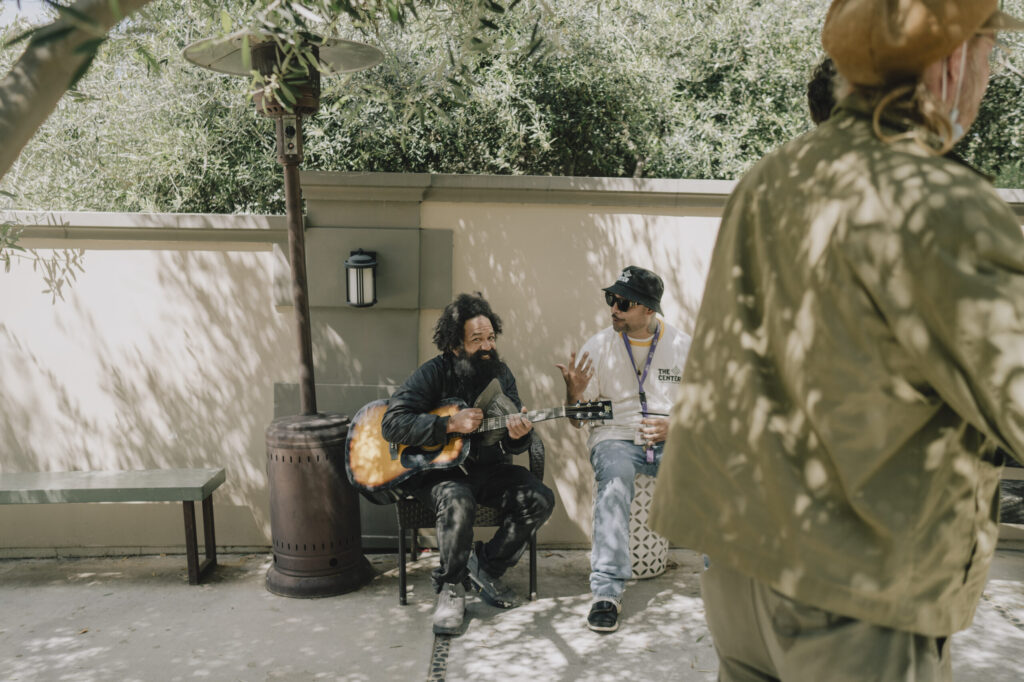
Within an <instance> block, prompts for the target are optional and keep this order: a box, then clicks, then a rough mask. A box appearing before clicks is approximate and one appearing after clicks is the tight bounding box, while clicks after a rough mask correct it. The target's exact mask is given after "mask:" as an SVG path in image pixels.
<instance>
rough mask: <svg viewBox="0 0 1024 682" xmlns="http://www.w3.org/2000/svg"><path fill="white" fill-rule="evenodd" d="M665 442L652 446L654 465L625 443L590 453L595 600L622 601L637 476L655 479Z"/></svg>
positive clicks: (613, 443) (609, 442)
mask: <svg viewBox="0 0 1024 682" xmlns="http://www.w3.org/2000/svg"><path fill="white" fill-rule="evenodd" d="M663 447H664V443H658V444H657V445H656V446H655V447H654V462H653V463H651V464H648V463H647V453H646V451H645V449H644V447H643V446H642V445H634V444H633V443H632V442H631V441H628V440H605V441H601V442H600V443H598V444H597V445H595V446H594V449H593V450H591V451H590V464H591V465H592V466H593V467H594V476H595V478H596V479H597V493H596V495H595V497H594V536H593V540H592V547H593V548H592V549H591V552H590V591H591V593H593V595H594V599H595V600H597V599H601V598H602V597H603V598H609V599H612V600H614V601H621V600H622V592H623V591H624V590H625V589H626V581H627V580H629V578H630V577H631V576H632V574H633V566H632V561H631V559H630V556H629V508H630V505H631V504H632V503H633V478H634V476H636V474H647V475H648V476H656V475H657V474H658V465H659V464H660V463H661V452H662V449H663Z"/></svg>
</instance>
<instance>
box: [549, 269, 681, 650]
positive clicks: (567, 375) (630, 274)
mask: <svg viewBox="0 0 1024 682" xmlns="http://www.w3.org/2000/svg"><path fill="white" fill-rule="evenodd" d="M664 291H665V285H664V284H663V283H662V281H661V278H660V277H658V276H657V275H656V274H654V273H653V272H651V271H650V270H645V269H643V268H638V267H636V266H635V265H630V266H629V267H627V268H626V269H625V270H623V271H622V274H621V275H619V278H618V279H617V280H616V281H615V282H614V283H613V284H612V285H611V286H609V287H607V288H606V289H604V292H605V302H606V303H607V304H608V305H609V306H610V307H611V322H612V326H611V327H608V328H606V329H604V330H602V331H600V332H598V333H597V334H595V335H594V336H593V337H591V338H590V340H589V341H587V342H586V344H584V346H583V348H582V350H581V351H580V356H579V362H577V360H576V353H572V354H570V356H569V364H568V365H562V364H558V365H556V366H557V367H558V368H559V369H560V370H561V371H562V378H563V379H564V380H565V388H566V402H567V403H568V404H570V405H572V404H574V403H576V402H578V401H580V400H611V401H612V411H613V413H614V415H615V418H614V419H613V420H610V421H606V422H600V423H598V425H596V426H593V425H592V426H590V428H591V432H590V438H589V440H588V441H587V447H588V448H589V449H590V463H591V464H592V465H593V467H594V475H595V477H596V479H597V496H596V499H595V500H594V533H593V550H592V552H591V558H590V565H591V573H590V590H591V592H592V593H593V595H594V599H593V603H592V605H591V609H590V614H589V616H588V617H587V626H588V627H589V628H590V629H591V630H594V631H596V632H613V631H614V630H616V629H618V626H619V611H620V609H621V605H622V592H623V590H624V589H625V583H626V580H628V579H629V577H630V575H631V574H632V566H631V565H630V554H629V509H630V504H631V503H632V501H633V478H634V476H635V475H636V474H638V473H642V474H647V475H649V476H655V475H657V473H658V464H659V463H660V461H661V452H662V447H663V446H664V441H665V435H666V433H667V428H668V421H667V419H666V416H667V414H668V410H669V408H670V407H671V406H672V403H673V402H674V401H675V397H676V395H675V394H676V388H677V387H678V386H679V380H680V378H681V377H682V372H683V364H684V363H685V361H686V353H687V351H688V350H689V348H690V337H689V336H687V335H686V334H684V333H683V332H681V331H679V330H678V329H675V328H674V327H672V326H670V325H668V324H666V323H665V322H664V321H663V320H660V319H658V317H657V313H661V295H662V293H663V292H664ZM576 426H577V427H579V426H580V424H579V423H576Z"/></svg>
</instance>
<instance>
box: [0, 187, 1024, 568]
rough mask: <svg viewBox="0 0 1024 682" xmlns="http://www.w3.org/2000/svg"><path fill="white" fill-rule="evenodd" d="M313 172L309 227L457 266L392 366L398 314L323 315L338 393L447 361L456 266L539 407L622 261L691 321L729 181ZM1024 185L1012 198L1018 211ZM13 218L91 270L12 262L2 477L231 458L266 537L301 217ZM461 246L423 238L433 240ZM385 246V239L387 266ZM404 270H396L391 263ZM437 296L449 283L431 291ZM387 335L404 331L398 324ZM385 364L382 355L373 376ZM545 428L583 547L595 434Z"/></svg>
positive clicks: (34, 538) (24, 521)
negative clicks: (54, 274) (292, 254)
mask: <svg viewBox="0 0 1024 682" xmlns="http://www.w3.org/2000/svg"><path fill="white" fill-rule="evenodd" d="M302 182H303V188H304V194H305V197H306V206H307V216H308V218H307V223H308V225H309V226H310V227H311V229H322V230H331V229H335V228H343V229H352V228H356V229H357V230H360V232H358V234H360V235H363V236H364V237H363V238H365V234H366V233H365V232H362V230H367V229H369V230H394V229H405V230H411V231H449V232H450V234H451V261H450V268H449V264H448V263H442V264H441V266H439V268H438V272H432V271H431V266H430V263H429V262H421V263H420V265H419V269H420V272H419V276H420V283H419V285H418V286H419V287H420V289H421V294H420V298H419V299H418V300H419V306H420V307H419V308H418V309H417V308H416V307H415V305H416V304H415V303H414V304H412V305H413V306H414V307H413V308H412V310H411V312H412V313H413V314H414V315H418V324H414V325H413V328H418V339H417V340H416V348H417V349H418V351H417V353H418V357H417V358H414V359H412V360H411V361H410V360H409V359H403V360H402V361H401V362H399V363H396V365H395V367H393V369H394V370H395V371H393V372H389V371H387V370H386V368H387V367H388V366H389V358H388V355H387V354H388V353H389V352H391V350H390V349H391V348H393V347H395V344H394V343H393V342H392V341H393V340H392V341H389V340H386V339H382V341H381V343H380V344H373V343H371V341H372V339H373V338H374V337H373V333H375V332H373V329H374V327H373V325H374V324H377V323H376V322H374V320H386V319H389V318H388V316H389V315H394V314H398V313H397V312H392V311H388V310H376V311H373V312H368V313H367V314H366V315H363V316H360V315H359V314H358V313H359V311H357V310H347V309H346V310H339V312H337V313H331V315H329V316H323V315H322V319H325V320H327V322H326V323H324V324H323V325H321V328H320V329H319V331H318V329H317V328H316V324H315V325H314V326H315V329H314V338H315V340H316V343H317V347H316V348H315V349H314V353H315V355H316V356H317V362H318V372H319V371H320V368H321V367H322V368H323V369H324V371H325V372H326V374H328V375H332V376H337V377H341V378H339V379H337V381H339V382H341V383H338V384H336V385H334V386H326V387H324V392H325V393H330V391H331V390H332V389H334V390H335V392H336V393H338V394H339V395H345V394H346V391H347V390H348V389H345V388H344V381H349V380H348V379H345V377H349V376H352V377H359V376H363V377H364V378H363V379H360V381H363V382H365V383H366V384H367V386H368V388H367V390H370V389H372V390H382V388H383V389H386V388H387V386H388V385H391V384H393V383H397V382H398V381H401V379H402V378H404V375H405V374H406V373H407V366H412V365H414V364H415V361H417V360H418V361H423V360H426V359H427V358H429V357H431V356H432V355H433V354H434V353H435V352H436V350H435V349H434V348H433V346H432V344H431V342H430V334H431V328H432V326H433V324H434V321H435V320H436V318H437V315H438V313H439V312H440V310H439V304H438V303H437V292H438V291H447V290H448V289H447V288H446V287H445V286H440V287H436V286H432V285H431V284H430V283H431V282H432V281H433V280H434V279H436V278H442V279H443V278H445V277H450V280H451V281H450V291H451V292H452V293H459V292H463V291H477V290H479V291H482V292H483V293H484V294H485V295H486V296H487V297H488V299H490V301H491V302H492V304H493V305H494V307H495V309H496V310H497V312H498V313H499V314H500V315H501V316H502V318H503V319H504V322H505V333H504V334H503V336H502V337H501V338H500V339H499V348H500V350H501V352H502V354H503V356H504V358H505V360H506V362H508V364H509V365H510V366H511V368H512V369H513V371H514V372H515V374H516V376H517V378H518V381H519V385H520V393H521V395H522V397H523V399H524V401H525V403H526V404H527V406H528V407H531V408H539V407H548V406H552V405H557V404H560V403H561V402H562V399H563V393H564V388H563V384H562V380H561V377H560V375H559V372H558V370H557V369H556V368H555V366H554V365H555V363H556V362H564V361H565V360H566V359H567V358H568V355H569V352H570V351H571V350H575V349H578V348H579V347H580V345H581V344H582V343H583V341H584V340H585V339H586V338H587V337H588V336H589V335H590V334H593V333H594V332H596V331H597V330H599V329H600V328H602V327H604V326H607V324H608V312H609V311H608V308H607V306H605V305H604V302H603V298H602V294H601V291H600V289H601V288H602V287H604V286H607V285H608V284H609V283H611V282H612V281H613V280H614V278H615V277H616V276H617V274H618V272H619V271H620V270H621V268H622V267H623V266H625V265H629V264H636V265H642V266H644V267H648V268H651V269H653V270H655V271H657V272H658V273H659V274H661V275H662V277H663V278H664V279H665V282H666V287H667V288H666V293H665V300H664V301H663V307H664V310H665V317H666V319H667V320H668V321H669V322H671V323H673V324H675V325H677V326H679V327H680V328H682V329H683V330H685V331H688V332H689V331H692V328H693V322H694V318H695V316H696V313H697V309H698V306H699V303H700V299H701V295H702V290H703V282H704V276H705V273H706V270H707V264H708V260H709V258H710V254H711V249H712V246H713V243H714V238H715V234H716V230H717V226H718V218H719V216H720V214H721V209H722V207H723V206H724V203H725V200H726V198H727V195H728V192H729V191H730V190H731V188H732V183H728V182H716V181H670V180H624V179H600V178H523V177H486V176H485V177H481V176H430V175H397V174H333V173H304V174H303V179H302ZM1021 194H1022V193H1021V192H1017V191H1014V192H1006V193H1005V194H1004V196H1005V198H1007V199H1008V200H1009V201H1011V203H1012V204H1013V205H1014V207H1015V209H1017V211H1018V213H1021V212H1022V211H1021V207H1022V197H1021ZM0 219H13V220H14V221H16V222H18V223H20V224H22V225H24V226H25V227H26V231H25V234H24V240H23V245H24V246H26V247H33V248H39V249H41V250H42V251H41V252H42V253H44V254H45V253H46V251H47V249H51V248H81V249H84V251H85V253H84V266H85V272H84V273H82V274H80V275H79V276H78V278H77V281H75V282H74V283H73V284H72V285H71V286H70V288H69V289H66V290H65V295H64V300H63V301H60V300H58V301H57V303H55V304H52V305H51V303H50V301H49V296H47V295H44V294H42V293H40V292H41V289H42V288H43V280H42V277H41V276H40V274H39V273H37V272H33V271H32V268H31V267H29V266H27V265H26V264H24V263H21V262H17V261H16V262H15V263H14V265H13V267H12V269H11V272H9V273H6V274H4V273H0V386H2V388H0V471H28V470H63V469H104V468H144V467H155V466H223V467H224V468H225V469H226V470H227V483H226V484H225V485H224V486H223V487H222V488H221V489H220V490H219V491H218V492H217V493H216V494H215V501H216V517H217V540H218V544H220V545H224V546H229V547H266V546H269V538H270V528H269V520H268V500H267V490H266V473H265V471H266V470H265V447H264V430H265V428H266V425H267V424H268V423H269V422H270V421H271V419H272V418H273V416H274V412H275V404H274V400H275V384H277V385H278V387H279V388H280V387H281V386H286V385H287V384H289V383H294V382H295V381H296V378H297V376H298V369H297V351H296V350H295V343H294V340H293V333H294V331H293V318H292V311H291V309H290V308H289V307H288V306H287V305H282V299H281V296H280V291H279V289H280V277H281V262H280V250H278V253H277V254H275V250H274V246H275V244H278V245H279V244H281V243H283V242H284V240H285V239H286V236H285V221H284V219H283V218H282V217H265V216H182V215H121V214H70V213H64V214H45V215H34V214H25V213H18V214H6V215H0ZM331 234H334V233H331ZM352 234H356V233H355V232H353V233H352ZM410 234H412V233H410ZM420 234H423V232H420ZM446 239H447V237H446V238H445V239H441V240H440V241H438V240H431V239H426V238H422V237H421V238H419V242H418V243H422V244H428V243H433V244H435V247H432V248H435V250H436V248H437V247H436V245H437V244H442V245H446V244H447V243H448V242H447V241H445V240H446ZM346 248H347V247H346ZM445 248H447V247H445ZM420 253H421V258H424V259H426V258H429V259H430V260H431V261H432V260H433V258H434V256H432V255H431V254H430V253H429V252H428V251H425V250H422V249H421V251H420ZM319 255H320V256H321V257H320V258H318V259H316V260H317V265H316V266H315V267H311V268H310V271H309V278H310V287H311V290H312V289H314V288H315V287H316V286H317V282H321V283H322V282H324V281H327V280H331V281H334V280H337V272H336V271H335V270H334V269H333V268H331V267H330V266H331V265H332V263H330V261H331V260H332V259H330V258H326V259H325V258H323V257H322V254H319ZM387 257H388V254H387V252H386V251H383V252H382V254H381V257H380V258H379V260H382V263H385V262H386V261H387ZM342 260H343V258H342ZM441 260H444V258H442V259H441ZM275 263H276V265H275ZM333 265H334V266H335V267H337V268H340V267H341V263H340V261H339V262H337V263H334V264H333ZM275 269H276V271H277V279H278V291H277V292H276V293H275V286H274V280H275ZM328 269H330V271H328ZM449 269H450V274H448V273H449ZM386 272H387V271H386V268H384V267H382V268H381V277H382V278H383V277H385V276H386ZM438 273H441V274H438ZM403 281H404V280H403ZM386 284H387V283H385V282H382V283H381V286H382V288H385V287H386ZM440 284H449V283H448V282H440ZM403 286H405V285H403ZM427 290H429V291H430V292H432V293H431V294H430V295H424V294H423V293H422V291H427ZM392 293H400V292H392ZM397 298H401V297H400V296H398V297H397ZM397 298H396V300H397ZM425 302H426V303H425ZM396 305H397V306H398V307H404V306H407V305H409V304H407V303H400V304H396ZM423 305H429V307H422V306H423ZM371 310H373V309H371ZM401 314H403V315H405V314H407V312H404V311H403V312H401ZM316 315H317V312H316V311H314V323H316ZM374 316H376V317H374ZM335 320H336V321H337V322H336V323H335V322H334V321H335ZM364 321H365V324H364ZM382 324H383V323H382ZM381 329H382V330H383V331H381V332H380V334H382V335H387V334H394V333H395V332H394V329H397V327H395V326H393V325H392V326H390V327H389V326H388V325H387V324H383V326H382V327H381ZM389 330H391V331H389ZM356 335H358V336H359V338H358V339H356V338H355V336H356ZM346 336H352V337H353V338H352V339H348V338H346ZM368 339H369V340H368ZM353 348H358V349H360V350H359V352H358V355H360V356H361V357H354V356H355V355H357V353H355V352H349V350H350V349H353ZM367 348H370V349H371V350H367ZM374 348H375V349H376V350H373V349H374ZM368 353H376V354H378V355H379V356H381V357H376V358H368V357H366V354H368ZM371 360H372V362H371ZM367 367H381V368H385V369H380V370H374V371H373V372H372V374H373V377H371V378H370V379H366V378H365V375H367V373H368V372H367V369H366V368H367ZM399 369H400V370H401V371H398V370H399ZM399 374H401V375H402V376H398V375H399ZM392 375H394V376H392ZM320 378H321V376H320V375H319V374H318V379H320ZM325 381H326V380H325ZM352 381H354V380H352ZM339 387H341V388H339ZM318 391H319V389H318ZM318 396H319V392H318ZM278 407H279V408H280V405H279V406H278ZM537 428H538V430H539V431H540V432H541V434H542V435H543V436H544V438H545V442H546V443H547V452H548V468H547V473H546V476H545V479H546V481H547V482H548V484H549V485H551V486H552V487H553V488H555V489H556V490H557V493H558V509H557V511H556V513H555V515H554V517H553V518H552V520H551V521H550V522H549V523H548V524H547V525H546V526H545V527H544V528H543V529H542V530H541V535H540V539H541V542H542V543H544V544H547V545H575V546H584V545H586V544H587V543H588V537H589V531H590V513H591V510H590V505H591V499H592V492H591V485H592V484H591V472H590V466H589V462H588V459H587V452H586V449H585V445H584V442H585V435H584V434H583V433H582V432H580V431H576V430H575V429H573V428H572V427H571V426H570V425H569V424H568V423H567V422H566V421H564V420H560V421H549V422H544V423H541V424H538V425H537ZM0 511H2V515H0V518H2V522H0V527H2V530H3V532H2V533H0V556H4V555H7V556H12V555H14V556H17V555H25V554H40V553H47V552H50V551H53V550H54V548H56V550H57V551H58V552H63V553H84V552H90V551H96V552H116V551H121V550H127V551H135V550H137V549H140V548H142V549H145V550H146V551H151V550H153V549H162V548H179V547H180V546H181V545H182V542H183V541H182V530H181V512H180V509H179V508H178V506H171V505H131V506H130V507H129V506H127V505H96V504H93V505H17V506H6V507H3V508H2V509H0Z"/></svg>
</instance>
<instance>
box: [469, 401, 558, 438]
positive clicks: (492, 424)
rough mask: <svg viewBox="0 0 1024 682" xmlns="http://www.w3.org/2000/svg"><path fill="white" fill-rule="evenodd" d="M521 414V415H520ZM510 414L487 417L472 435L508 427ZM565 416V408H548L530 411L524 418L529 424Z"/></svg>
mask: <svg viewBox="0 0 1024 682" xmlns="http://www.w3.org/2000/svg"><path fill="white" fill-rule="evenodd" d="M520 414H522V413H520ZM511 416H512V415H510V414H505V415H502V416H500V417H488V418H487V419H485V420H483V421H482V422H480V427H479V428H478V429H477V430H476V431H474V433H480V432H481V431H497V430H498V429H504V428H507V427H508V418H509V417H511ZM564 416H566V412H565V407H564V406H563V407H548V408H545V409H543V410H532V411H530V412H527V413H526V418H527V419H529V420H530V421H531V422H542V421H544V420H546V419H558V418H559V417H564Z"/></svg>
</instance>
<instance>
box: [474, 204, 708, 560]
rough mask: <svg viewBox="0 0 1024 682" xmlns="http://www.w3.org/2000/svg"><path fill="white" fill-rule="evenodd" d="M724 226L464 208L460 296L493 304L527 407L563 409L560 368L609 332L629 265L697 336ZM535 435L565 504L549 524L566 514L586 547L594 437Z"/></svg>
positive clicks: (643, 214)
mask: <svg viewBox="0 0 1024 682" xmlns="http://www.w3.org/2000/svg"><path fill="white" fill-rule="evenodd" d="M531 211H532V212H534V213H535V214H533V215H532V214H531ZM552 223H555V224H556V225H557V227H556V228H554V229H553V228H552ZM717 224H718V220H717V218H714V217H713V216H712V217H697V218H686V219H685V220H683V219H680V218H678V217H675V216H665V215H661V214H658V213H655V212H653V211H650V212H648V211H645V210H644V209H642V208H629V209H621V208H616V207H604V206H602V207H600V208H598V209H596V210H591V211H580V210H578V208H576V207H561V206H557V205H539V206H535V207H529V208H526V209H522V208H519V209H517V210H516V211H510V212H504V211H502V210H501V209H500V207H499V208H496V209H495V208H488V209H484V210H480V211H477V212H472V211H466V212H465V215H464V217H462V218H460V221H459V224H458V226H457V227H456V244H457V247H456V255H457V264H458V267H457V268H456V271H455V276H454V293H459V292H462V291H471V290H476V289H479V290H482V291H483V293H484V295H485V296H486V297H487V298H488V299H489V300H490V301H491V302H492V304H494V305H495V308H496V312H497V313H498V314H499V315H500V316H501V317H502V320H503V321H504V327H505V329H504V334H503V335H502V337H501V339H499V347H500V351H501V353H502V356H503V357H504V359H505V360H506V362H508V363H509V366H510V367H511V368H512V370H513V372H514V373H515V375H516V379H517V382H518V384H519V392H520V395H521V397H522V398H523V401H524V404H525V405H526V406H527V407H529V408H531V409H533V408H540V407H550V406H554V405H561V404H562V403H563V401H564V399H565V385H564V383H563V381H562V377H561V374H560V373H559V370H558V369H557V368H556V367H555V363H567V362H568V359H569V353H570V352H572V351H578V350H579V348H580V347H581V346H582V345H583V343H584V342H585V341H586V340H587V339H588V338H589V337H590V336H591V335H593V334H595V333H596V332H598V331H599V330H601V329H602V328H604V327H607V326H609V324H610V311H609V308H608V307H607V305H605V302H604V298H603V296H604V294H603V292H602V291H601V289H602V288H604V287H607V286H609V285H610V284H611V283H612V282H613V281H615V279H616V278H617V277H618V275H619V273H620V272H621V270H622V268H623V267H625V266H626V265H639V266H642V267H646V268H650V269H652V270H654V271H656V272H658V273H659V274H660V275H661V276H662V278H663V279H664V281H665V288H666V291H665V295H664V298H663V306H662V307H663V309H664V310H665V316H666V319H667V320H668V321H669V322H670V323H671V324H673V325H675V326H677V327H679V328H681V329H682V330H684V331H686V332H692V329H693V320H694V318H695V317H696V311H697V308H698V306H699V304H700V296H701V293H702V290H703V280H704V275H705V272H706V270H707V262H708V260H709V258H710V252H711V248H712V245H713V243H714V237H715V232H716V230H717ZM552 264H554V265H555V267H552ZM536 428H537V429H538V430H539V432H540V433H541V435H542V436H543V437H544V440H545V444H546V446H547V467H548V471H549V472H550V473H549V474H548V475H547V479H548V480H549V481H553V482H554V483H555V484H556V486H557V488H558V493H559V499H560V503H561V504H560V505H559V507H558V508H557V509H556V511H555V516H554V517H553V519H552V521H554V522H559V518H558V517H559V515H564V517H563V519H567V520H568V522H569V523H572V524H575V525H576V526H577V527H578V528H580V529H581V530H582V531H583V534H582V535H581V536H580V538H579V539H580V540H582V541H585V540H586V536H587V535H588V534H589V526H590V514H591V499H592V497H591V496H592V480H593V470H592V468H591V466H590V462H589V453H588V451H587V449H586V435H587V434H586V432H585V431H577V430H576V429H574V428H572V427H571V426H570V425H569V424H568V422H567V421H565V420H560V421H558V422H545V423H541V424H538V425H537V427H536ZM559 523H560V522H559Z"/></svg>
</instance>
